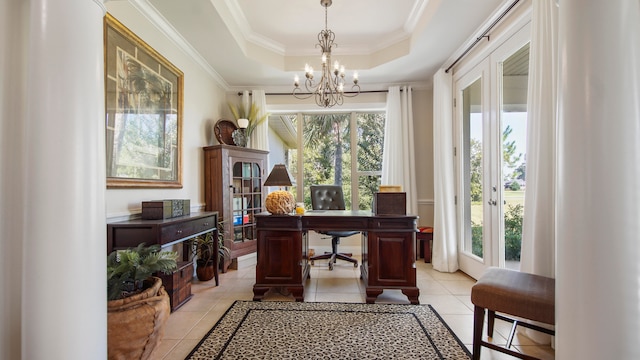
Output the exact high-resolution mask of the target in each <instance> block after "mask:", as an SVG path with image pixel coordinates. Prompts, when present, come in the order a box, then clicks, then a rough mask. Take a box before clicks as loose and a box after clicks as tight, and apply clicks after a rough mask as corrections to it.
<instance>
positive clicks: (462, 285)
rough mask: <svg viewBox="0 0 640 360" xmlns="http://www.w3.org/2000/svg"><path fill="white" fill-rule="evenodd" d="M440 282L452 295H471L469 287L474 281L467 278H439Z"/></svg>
mask: <svg viewBox="0 0 640 360" xmlns="http://www.w3.org/2000/svg"><path fill="white" fill-rule="evenodd" d="M440 284H441V285H442V286H444V287H445V288H446V289H447V291H449V292H450V293H451V294H453V295H468V296H471V287H472V286H473V284H475V282H471V281H469V280H467V279H464V280H441V281H440Z"/></svg>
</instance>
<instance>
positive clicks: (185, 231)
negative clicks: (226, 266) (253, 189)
mask: <svg viewBox="0 0 640 360" xmlns="http://www.w3.org/2000/svg"><path fill="white" fill-rule="evenodd" d="M217 224H218V213H217V212H215V211H212V212H200V213H193V214H190V215H185V216H179V217H175V218H171V219H163V220H142V219H135V220H128V221H120V222H113V223H109V224H107V254H109V253H111V252H112V251H113V250H119V249H127V248H130V247H136V246H138V245H139V244H140V243H145V244H146V245H154V244H158V245H160V246H161V247H167V246H172V245H175V244H180V243H181V244H182V246H183V248H182V260H183V261H187V262H192V259H191V256H190V255H191V249H190V248H189V242H188V241H186V240H189V239H191V238H193V237H196V236H198V235H202V234H206V233H209V232H214V234H213V236H214V237H213V238H214V239H217V234H218V226H217ZM217 253H218V242H217V241H215V249H214V254H217ZM213 259H214V264H213V266H214V276H215V280H216V285H218V283H219V280H218V256H214V257H213ZM189 268H190V269H191V272H192V273H191V274H189V275H191V276H188V278H186V279H184V280H183V281H175V282H171V284H169V283H165V284H164V285H165V289H166V290H167V293H169V294H170V296H171V295H172V294H174V293H175V294H177V296H178V299H176V301H175V302H173V303H172V310H175V309H177V308H178V307H180V306H181V305H182V304H184V303H185V302H187V301H188V300H189V299H190V298H191V281H190V280H191V278H192V277H193V267H184V266H183V267H181V268H179V269H178V270H179V271H182V272H184V271H185V270H184V269H189ZM184 275H185V276H186V274H184ZM173 283H175V284H177V285H176V286H178V288H173V285H172V284H173Z"/></svg>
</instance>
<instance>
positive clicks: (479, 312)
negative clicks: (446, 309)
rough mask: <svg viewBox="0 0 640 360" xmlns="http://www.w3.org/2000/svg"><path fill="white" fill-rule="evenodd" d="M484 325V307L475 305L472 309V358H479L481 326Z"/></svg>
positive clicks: (474, 359) (476, 359) (475, 359)
mask: <svg viewBox="0 0 640 360" xmlns="http://www.w3.org/2000/svg"><path fill="white" fill-rule="evenodd" d="M483 327H484V308H483V307H480V306H475V307H474V310H473V358H472V359H473V360H480V348H481V346H482V328H483Z"/></svg>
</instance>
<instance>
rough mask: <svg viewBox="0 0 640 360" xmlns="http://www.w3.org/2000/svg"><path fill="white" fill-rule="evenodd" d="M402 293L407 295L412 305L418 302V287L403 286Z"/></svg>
mask: <svg viewBox="0 0 640 360" xmlns="http://www.w3.org/2000/svg"><path fill="white" fill-rule="evenodd" d="M402 293H403V294H405V295H406V296H407V298H408V299H409V302H410V303H412V304H413V305H418V304H420V301H418V296H420V290H419V289H418V288H403V289H402Z"/></svg>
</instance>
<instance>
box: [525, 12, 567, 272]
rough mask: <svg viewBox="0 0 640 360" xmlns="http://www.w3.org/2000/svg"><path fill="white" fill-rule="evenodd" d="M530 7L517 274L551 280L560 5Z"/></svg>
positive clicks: (553, 267) (553, 250)
mask: <svg viewBox="0 0 640 360" xmlns="http://www.w3.org/2000/svg"><path fill="white" fill-rule="evenodd" d="M532 6H533V9H532V10H533V13H532V20H531V45H530V55H529V89H528V99H527V103H528V109H527V114H528V115H527V174H526V184H527V187H526V191H525V202H524V204H525V205H524V206H525V207H524V219H523V225H522V253H521V258H520V270H521V271H523V272H528V273H534V274H538V275H543V276H547V277H555V260H556V256H555V255H556V254H555V249H556V239H555V216H556V209H555V199H556V163H557V161H556V156H557V155H556V142H557V135H556V127H557V97H558V95H557V94H558V91H557V80H558V6H557V3H556V1H555V0H540V1H534V2H533V4H532Z"/></svg>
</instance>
